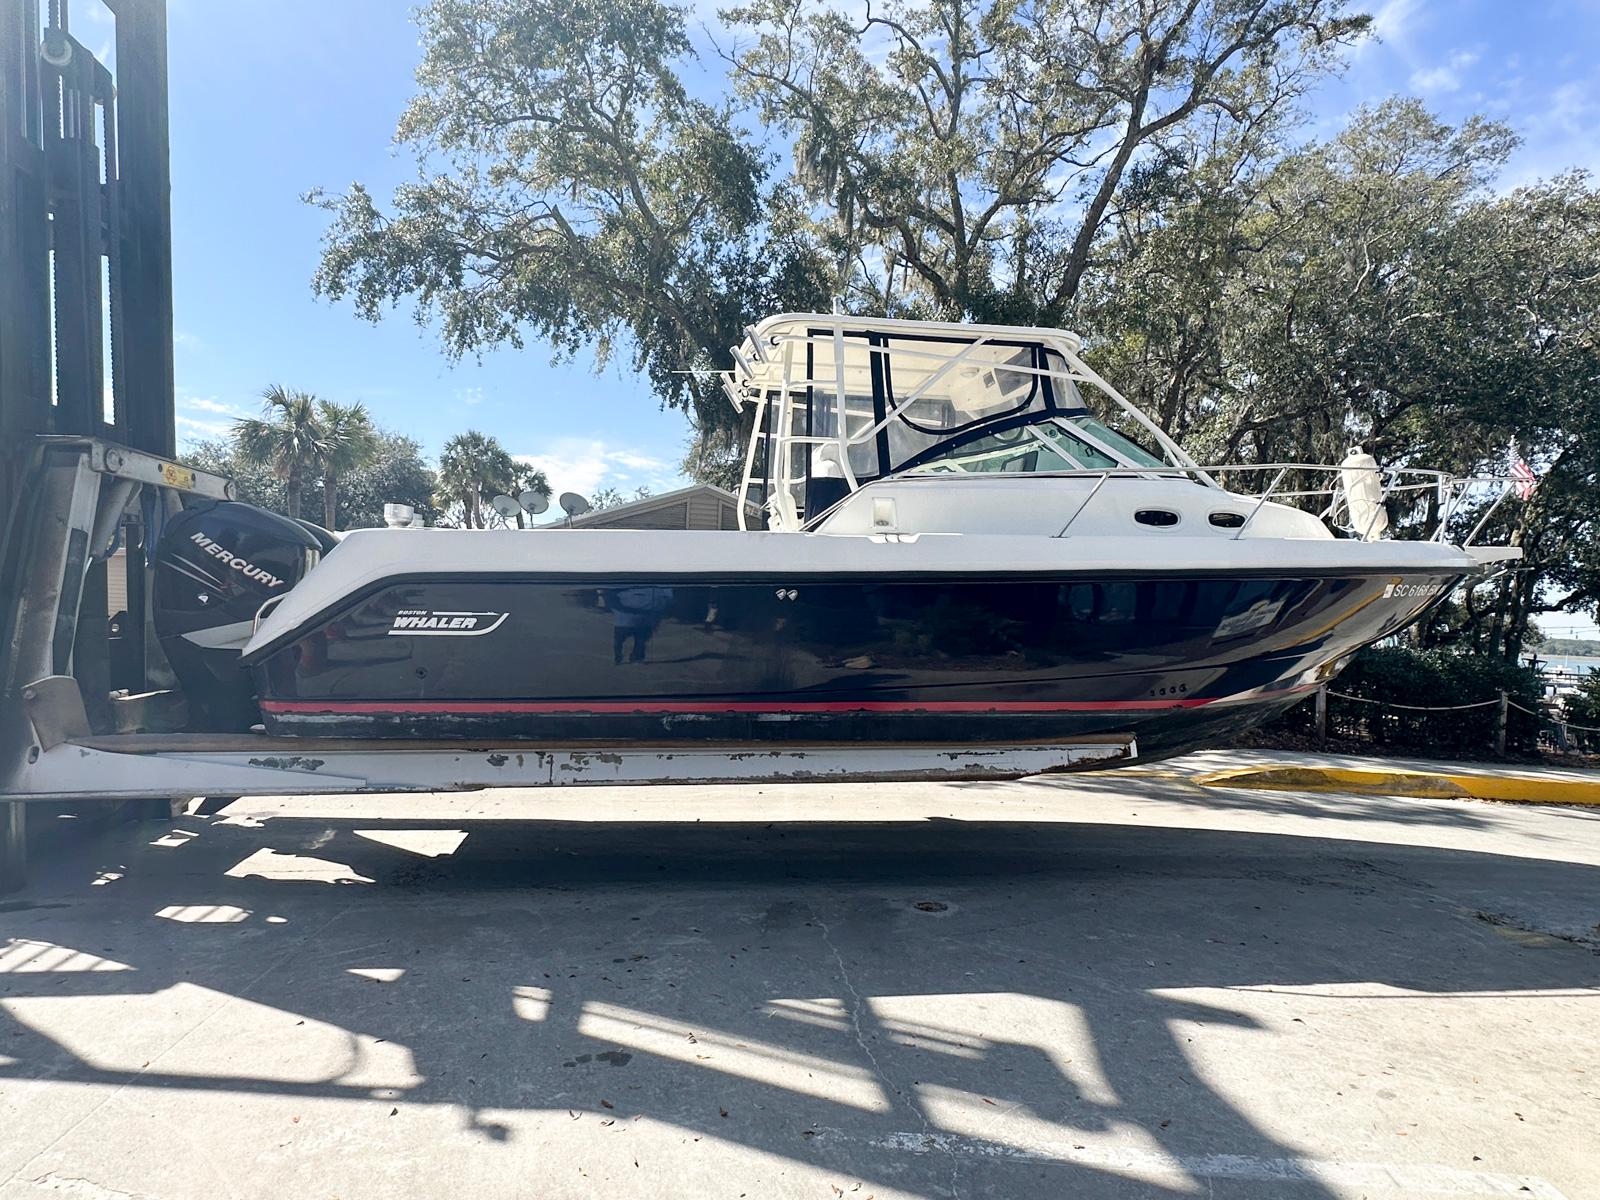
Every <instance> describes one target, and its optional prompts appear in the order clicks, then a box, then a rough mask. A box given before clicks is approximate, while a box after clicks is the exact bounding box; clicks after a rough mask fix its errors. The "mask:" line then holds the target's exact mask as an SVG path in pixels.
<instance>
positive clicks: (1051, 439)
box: [910, 415, 1167, 474]
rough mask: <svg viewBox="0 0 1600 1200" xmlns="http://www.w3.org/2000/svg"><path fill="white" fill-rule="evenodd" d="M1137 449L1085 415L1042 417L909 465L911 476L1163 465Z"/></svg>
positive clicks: (951, 445) (940, 450) (957, 442)
mask: <svg viewBox="0 0 1600 1200" xmlns="http://www.w3.org/2000/svg"><path fill="white" fill-rule="evenodd" d="M1166 465H1167V464H1166V463H1164V462H1162V461H1161V460H1160V459H1159V458H1157V457H1155V456H1154V455H1153V454H1150V453H1149V452H1148V451H1146V450H1145V449H1144V448H1143V447H1141V446H1138V445H1136V444H1135V443H1133V442H1132V441H1129V440H1128V439H1127V438H1125V437H1123V436H1122V435H1121V434H1119V433H1117V432H1116V431H1115V430H1113V429H1108V428H1107V427H1106V426H1105V425H1103V424H1101V423H1100V422H1099V421H1097V420H1095V419H1094V418H1093V417H1091V416H1088V415H1083V416H1074V417H1044V418H1041V419H1040V420H1038V421H1034V422H1032V423H1030V424H1026V425H1022V426H1019V427H1017V428H1013V429H1006V430H1000V431H995V432H991V433H985V434H983V435H981V436H978V437H974V438H971V439H967V440H960V439H958V440H955V441H951V442H948V443H946V444H945V445H943V446H940V447H938V448H937V449H936V450H934V451H933V452H932V453H930V454H929V456H928V457H927V458H926V459H925V460H923V461H922V462H919V463H917V464H915V465H914V466H912V467H911V468H910V473H913V474H952V473H960V474H999V473H1031V472H1046V471H1079V470H1085V471H1105V470H1113V469H1115V468H1118V467H1130V466H1131V467H1164V466H1166Z"/></svg>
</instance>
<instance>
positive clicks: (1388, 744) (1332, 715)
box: [1283, 646, 1600, 756]
mask: <svg viewBox="0 0 1600 1200" xmlns="http://www.w3.org/2000/svg"><path fill="white" fill-rule="evenodd" d="M1501 691H1504V692H1506V693H1507V695H1508V696H1509V697H1510V699H1511V700H1512V701H1513V702H1514V703H1515V704H1520V705H1522V706H1523V707H1524V708H1527V709H1532V710H1533V711H1534V712H1537V711H1538V710H1539V701H1540V697H1541V696H1542V695H1543V681H1542V680H1541V678H1540V676H1539V674H1538V672H1536V671H1534V670H1531V669H1530V668H1528V667H1524V666H1520V665H1519V664H1517V663H1508V662H1506V661H1505V660H1504V659H1501V658H1489V657H1484V656H1480V655H1475V654H1462V653H1458V652H1454V651H1449V650H1413V649H1411V648H1409V647H1405V646H1383V647H1369V648H1368V649H1365V650H1362V651H1360V652H1359V653H1357V654H1356V656H1355V658H1354V659H1352V660H1351V662H1350V665H1349V666H1347V667H1346V668H1345V669H1344V672H1343V673H1342V674H1340V675H1339V677H1338V678H1337V679H1335V680H1334V681H1333V682H1332V684H1330V685H1329V692H1330V695H1329V697H1328V732H1329V733H1330V734H1331V735H1334V736H1338V737H1345V738H1353V739H1357V740H1362V741H1369V742H1372V743H1374V744H1375V745H1377V746H1381V747H1384V748H1386V749H1393V750H1401V751H1407V752H1414V753H1426V754H1442V755H1453V754H1464V755H1475V756H1481V755H1484V754H1489V753H1492V752H1493V750H1494V739H1495V722H1496V720H1497V718H1498V705H1496V704H1492V703H1490V704H1484V705H1483V706H1482V707H1480V708H1467V709H1461V710H1457V711H1446V712H1417V711H1412V709H1410V708H1399V707H1394V706H1396V705H1409V706H1413V708H1445V707H1448V706H1452V705H1460V704H1476V703H1480V702H1483V701H1495V700H1498V699H1499V698H1500V693H1501ZM1345 696H1354V697H1358V698H1359V699H1354V700H1347V699H1345V698H1344V697H1345ZM1597 704H1600V693H1597ZM1312 719H1313V718H1312V707H1311V705H1310V704H1309V703H1308V704H1304V705H1301V706H1299V707H1297V708H1296V709H1294V710H1293V712H1291V713H1289V714H1287V715H1286V717H1285V718H1284V720H1283V724H1284V725H1285V726H1287V727H1288V728H1290V729H1293V730H1295V731H1298V732H1305V731H1308V730H1309V729H1310V726H1311V722H1312ZM1573 719H1574V720H1577V719H1578V718H1577V717H1574V718H1573ZM1585 723H1587V722H1585ZM1539 725H1540V721H1539V718H1537V717H1534V716H1530V715H1529V714H1528V713H1525V712H1522V711H1519V710H1518V709H1516V708H1512V709H1511V710H1510V712H1509V714H1508V717H1507V721H1506V752H1507V753H1508V754H1532V753H1534V752H1535V751H1536V750H1537V749H1538V744H1539Z"/></svg>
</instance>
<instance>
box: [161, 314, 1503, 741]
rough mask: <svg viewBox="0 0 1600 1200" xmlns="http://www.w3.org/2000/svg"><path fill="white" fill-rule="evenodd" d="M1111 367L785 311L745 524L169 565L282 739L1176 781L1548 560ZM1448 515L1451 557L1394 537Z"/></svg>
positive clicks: (265, 550) (1024, 348) (216, 714)
mask: <svg viewBox="0 0 1600 1200" xmlns="http://www.w3.org/2000/svg"><path fill="white" fill-rule="evenodd" d="M1082 351H1083V347H1082V346H1081V344H1080V342H1079V339H1078V338H1077V337H1075V336H1074V335H1072V334H1070V333H1066V332H1063V331H1059V330H1051V329H1035V328H1023V327H1011V326H993V325H973V324H957V323H942V322H919V321H909V320H893V319H886V318H864V317H849V316H841V315H825V314H807V313H790V314H781V315H777V316H773V317H770V318H768V319H767V320H765V321H763V322H761V323H760V324H759V325H756V326H754V327H752V328H751V329H750V330H749V331H748V334H747V336H746V338H745V339H744V341H743V343H742V344H741V345H740V346H737V347H734V348H733V349H732V351H731V359H732V364H733V365H732V366H731V368H730V369H728V370H727V371H726V372H724V373H723V374H722V379H721V383H722V386H723V388H724V389H725V390H726V392H727V394H728V397H729V399H730V402H731V403H733V404H734V406H735V407H736V408H737V409H738V410H739V413H740V415H741V418H742V419H744V420H746V421H748V422H749V426H748V428H749V431H750V436H749V438H748V452H747V455H746V458H745V461H744V470H743V482H742V495H741V497H740V499H741V501H742V503H741V505H740V510H741V515H740V521H739V524H740V528H738V529H734V530H726V531H705V532H691V531H681V530H671V531H666V530H609V529H602V530H591V529H559V528H554V529H543V530H538V531H528V530H521V529H499V530H459V529H456V530H452V529H414V528H405V529H366V530H356V531H353V532H350V533H347V534H344V535H341V536H340V537H339V538H338V539H337V541H333V540H332V539H328V538H326V537H322V536H319V535H318V532H317V531H312V530H308V529H306V528H304V527H301V526H297V525H294V524H293V523H290V522H287V521H286V520H284V519H282V518H276V517H274V516H273V515H272V514H267V513H263V512H262V511H261V510H256V509H251V508H250V507H249V506H247V505H241V504H238V503H237V502H226V501H225V502H220V503H208V504H200V505H195V506H193V507H191V508H189V509H186V510H185V511H184V512H183V513H182V514H181V515H180V516H179V517H177V518H175V519H174V520H173V521H172V522H171V524H170V526H169V528H168V530H167V533H166V536H165V537H164V538H163V539H162V542H161V551H160V555H159V562H158V567H157V575H158V581H157V621H158V628H159V629H160V630H161V631H162V640H163V644H164V645H166V646H167V647H168V649H169V658H171V660H172V662H173V664H174V667H175V669H177V670H178V671H179V673H180V676H184V677H185V678H184V685H185V690H186V691H187V692H188V693H189V694H190V695H191V697H192V698H193V699H192V706H193V707H195V708H196V709H197V711H199V712H201V713H202V714H203V715H204V719H207V720H210V721H212V722H214V723H216V724H218V725H221V726H229V727H235V728H249V727H251V726H254V725H256V724H259V725H260V726H262V727H264V729H265V732H266V733H268V734H270V735H276V736H280V737H317V738H328V737H335V738H376V739H436V738H453V739H477V740H479V741H481V742H487V741H489V740H493V741H494V742H495V743H497V744H500V743H506V742H518V741H529V742H540V743H555V742H558V743H561V744H567V745H571V744H594V745H606V744H633V743H663V742H665V743H675V742H680V741H682V742H696V741H698V742H702V743H704V742H716V743H718V744H728V743H737V744H748V745H750V746H751V747H753V748H759V747H761V746H768V745H775V744H777V745H781V744H792V743H802V742H804V743H816V742H819V741H826V742H834V741H839V742H856V743H862V742H883V743H910V742H915V743H918V744H928V743H951V744H959V745H969V744H975V743H984V742H1001V741H1005V742H1010V743H1013V744H1014V743H1016V742H1017V741H1019V740H1021V741H1028V742H1033V741H1038V742H1045V741H1051V742H1066V741H1071V740H1072V739H1074V738H1079V737H1086V736H1091V735H1105V734H1126V735H1128V737H1129V738H1130V740H1133V739H1136V740H1137V746H1138V752H1139V754H1140V756H1142V757H1155V756H1160V755H1165V754H1170V753H1176V752H1179V751H1182V750H1186V749H1190V748H1193V747H1195V746H1202V745H1206V744H1208V743H1211V742H1214V741H1215V740H1217V739H1219V738H1222V737H1225V736H1227V735H1229V734H1231V733H1233V732H1236V731H1238V730H1240V729H1243V728H1245V727H1247V726H1249V725H1251V724H1253V723H1256V722H1259V721H1262V720H1264V719H1266V718H1267V717H1269V716H1271V715H1272V714H1274V713H1276V712H1278V711H1279V710H1281V709H1283V708H1284V707H1285V706H1288V705H1291V704H1293V703H1295V702H1296V701H1297V700H1300V699H1302V698H1304V697H1305V696H1306V694H1307V693H1308V692H1310V691H1311V690H1312V689H1314V688H1316V687H1317V686H1318V685H1319V684H1323V683H1325V682H1327V681H1328V680H1329V679H1331V678H1332V677H1333V676H1334V675H1335V674H1336V673H1337V672H1338V670H1339V668H1340V666H1341V665H1342V664H1343V663H1344V662H1346V661H1347V660H1348V659H1349V657H1350V656H1351V655H1352V654H1353V653H1354V652H1355V651H1356V650H1358V649H1359V648H1361V647H1362V646H1365V645H1367V644H1369V643H1371V642H1373V641H1376V640H1378V639H1381V638H1384V637H1387V636H1390V635H1392V634H1394V633H1396V632H1397V631H1398V630H1400V629H1402V628H1404V627H1405V626H1406V625H1408V624H1409V623H1411V622H1413V621H1415V620H1416V619H1417V618H1418V617H1419V616H1420V615H1422V614H1423V613H1424V612H1425V611H1426V610H1427V609H1429V608H1430V607H1431V606H1433V605H1435V604H1437V603H1438V602H1439V601H1440V600H1441V598H1443V597H1444V596H1446V595H1447V594H1448V593H1449V592H1450V591H1451V590H1452V589H1453V588H1455V587H1456V586H1457V585H1458V584H1460V583H1461V582H1462V581H1464V580H1469V579H1475V578H1479V577H1481V576H1482V575H1483V574H1484V573H1485V572H1487V571H1492V570H1495V569H1500V568H1501V567H1502V566H1503V564H1504V563H1505V562H1506V561H1507V560H1508V559H1509V558H1512V557H1514V556H1515V554H1516V552H1515V551H1514V550H1509V549H1505V548H1495V547H1479V546H1474V545H1472V544H1471V542H1472V540H1473V537H1472V536H1469V537H1466V538H1463V539H1462V543H1463V544H1453V543H1451V542H1450V541H1449V540H1448V537H1447V535H1448V531H1449V530H1450V529H1451V528H1452V526H1453V524H1459V522H1458V521H1457V522H1453V521H1452V517H1453V516H1458V515H1460V514H1463V513H1464V512H1465V511H1466V510H1465V497H1466V496H1467V494H1468V492H1469V491H1470V489H1471V487H1472V486H1473V481H1471V480H1458V479H1453V478H1451V477H1450V476H1447V475H1444V474H1442V473H1440V472H1433V471H1424V470H1415V469H1403V470H1402V469H1383V468H1380V467H1379V466H1378V465H1377V463H1376V462H1375V461H1374V460H1373V459H1371V458H1370V457H1369V456H1367V455H1365V454H1364V453H1362V452H1360V451H1359V450H1357V451H1354V452H1352V454H1351V455H1350V456H1349V457H1347V458H1346V459H1345V460H1344V461H1343V462H1342V463H1339V464H1333V465H1319V464H1300V463H1287V464H1281V463H1273V464H1246V465H1232V466H1224V467H1203V466H1201V465H1199V464H1197V463H1196V462H1194V461H1193V460H1192V459H1190V458H1189V457H1188V455H1187V454H1185V453H1184V451H1183V450H1182V448H1181V447H1179V446H1178V445H1177V444H1176V443H1175V442H1174V441H1173V440H1172V439H1171V438H1169V437H1168V436H1167V435H1166V434H1165V433H1164V432H1163V431H1162V430H1161V429H1160V427H1159V426H1158V425H1157V424H1156V423H1155V422H1154V421H1152V420H1151V419H1150V418H1149V417H1148V416H1147V415H1146V414H1144V413H1143V412H1141V411H1140V410H1139V409H1138V408H1137V407H1136V406H1135V405H1133V404H1131V403H1130V402H1129V401H1128V400H1127V399H1126V398H1124V397H1123V396H1122V395H1121V394H1120V393H1119V392H1117V390H1116V389H1115V388H1114V387H1112V386H1111V385H1110V384H1109V383H1107V382H1106V381H1105V380H1103V379H1102V378H1101V377H1100V376H1099V375H1098V374H1097V373H1096V372H1095V371H1094V370H1093V369H1092V368H1091V367H1090V365H1089V364H1088V362H1087V361H1086V360H1085V358H1084V357H1083V353H1082ZM1421 503H1432V504H1437V505H1439V506H1440V510H1439V511H1440V514H1441V515H1440V519H1438V520H1437V521H1436V522H1435V523H1434V527H1433V529H1434V532H1433V534H1432V536H1431V537H1429V538H1427V539H1426V540H1421V539H1404V538H1398V537H1395V536H1393V535H1392V534H1393V531H1392V530H1391V529H1390V520H1391V517H1392V516H1395V515H1398V514H1402V513H1405V512H1409V511H1411V509H1410V508H1408V506H1415V505H1417V504H1421ZM1481 527H1482V526H1481V522H1480V525H1479V528H1481ZM1476 532H1477V530H1474V531H1473V534H1474V536H1475V534H1476Z"/></svg>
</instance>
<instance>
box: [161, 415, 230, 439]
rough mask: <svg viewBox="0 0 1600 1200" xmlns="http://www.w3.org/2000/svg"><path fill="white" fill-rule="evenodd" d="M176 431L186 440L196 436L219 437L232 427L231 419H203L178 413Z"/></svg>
mask: <svg viewBox="0 0 1600 1200" xmlns="http://www.w3.org/2000/svg"><path fill="white" fill-rule="evenodd" d="M175 420H176V424H177V427H178V431H179V432H180V433H181V434H183V435H184V437H185V439H186V440H188V441H194V440H195V439H196V438H208V437H221V436H222V435H223V434H225V433H229V432H231V431H232V429H233V422H232V421H203V420H200V419H199V418H197V417H186V416H184V415H183V414H182V413H179V414H178V416H177V417H176V419H175Z"/></svg>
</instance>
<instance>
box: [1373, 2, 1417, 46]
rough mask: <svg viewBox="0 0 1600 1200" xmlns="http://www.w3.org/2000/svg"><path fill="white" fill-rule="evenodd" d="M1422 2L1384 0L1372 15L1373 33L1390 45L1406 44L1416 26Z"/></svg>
mask: <svg viewBox="0 0 1600 1200" xmlns="http://www.w3.org/2000/svg"><path fill="white" fill-rule="evenodd" d="M1421 7H1422V3H1421V0H1384V2H1383V3H1382V4H1380V5H1378V11H1377V12H1375V13H1373V14H1372V32H1373V33H1375V34H1377V36H1378V37H1379V38H1380V39H1382V40H1383V41H1385V42H1387V43H1388V44H1389V45H1391V46H1393V45H1397V44H1398V43H1400V42H1404V41H1405V40H1406V39H1407V38H1408V37H1409V36H1410V34H1411V31H1412V30H1413V29H1414V28H1415V26H1416V21H1417V10H1418V9H1420V8H1421Z"/></svg>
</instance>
